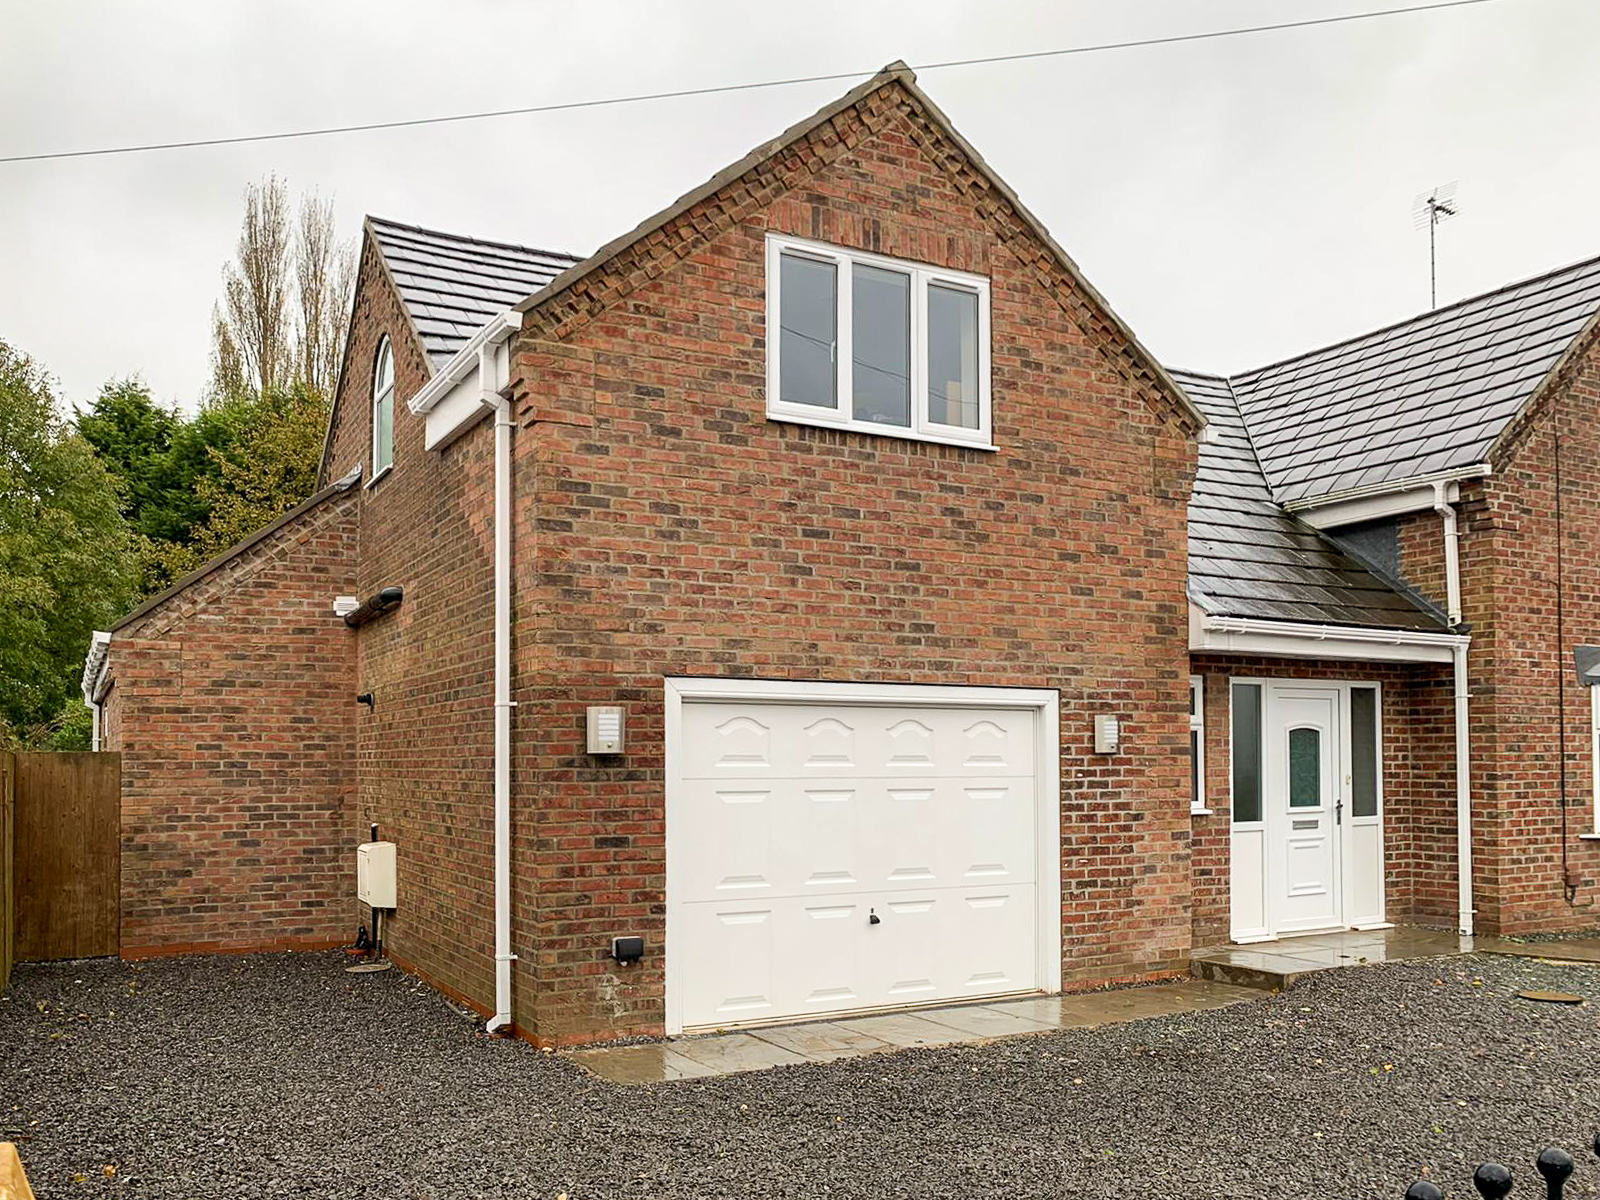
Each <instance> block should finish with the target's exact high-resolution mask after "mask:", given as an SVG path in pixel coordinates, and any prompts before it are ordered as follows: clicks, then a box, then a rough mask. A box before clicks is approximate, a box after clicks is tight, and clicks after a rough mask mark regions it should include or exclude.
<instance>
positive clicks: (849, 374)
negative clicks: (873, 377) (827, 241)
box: [833, 255, 856, 421]
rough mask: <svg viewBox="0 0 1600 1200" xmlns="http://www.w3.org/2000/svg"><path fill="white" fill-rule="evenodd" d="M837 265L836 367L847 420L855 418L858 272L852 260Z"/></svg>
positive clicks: (840, 259)
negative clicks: (856, 280)
mask: <svg viewBox="0 0 1600 1200" xmlns="http://www.w3.org/2000/svg"><path fill="white" fill-rule="evenodd" d="M833 261H834V262H835V263H836V264H837V268H836V269H837V270H838V273H839V330H838V334H839V337H838V346H837V350H836V353H837V357H838V360H839V361H838V362H837V363H836V364H835V368H836V369H837V371H838V372H839V374H838V376H837V378H838V380H839V414H840V415H841V416H842V417H843V418H844V419H845V420H846V421H854V420H855V419H856V397H855V367H854V363H855V358H854V354H855V318H854V316H853V313H854V309H853V308H852V306H851V301H852V299H853V293H854V290H855V272H854V271H852V270H851V269H850V260H849V259H848V258H845V257H843V256H842V255H840V256H836V257H835V258H834V260H833Z"/></svg>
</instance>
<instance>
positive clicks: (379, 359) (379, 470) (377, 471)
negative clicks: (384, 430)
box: [367, 334, 395, 487]
mask: <svg viewBox="0 0 1600 1200" xmlns="http://www.w3.org/2000/svg"><path fill="white" fill-rule="evenodd" d="M386 356H387V358H388V360H389V384H388V386H387V387H386V388H384V389H383V390H382V391H380V390H379V389H378V379H379V378H380V375H381V373H382V370H383V360H384V358H385V357H386ZM385 399H387V400H388V401H389V461H388V462H386V463H380V462H379V461H378V405H379V404H381V403H382V402H383V401H384V400H385ZM394 401H395V361H394V343H393V342H391V341H390V340H389V335H388V334H384V335H383V337H382V338H381V339H379V341H378V353H377V355H376V357H374V358H373V360H372V407H371V409H370V410H369V416H370V424H371V425H372V478H371V479H369V480H367V486H368V487H371V486H372V485H373V484H375V483H377V482H378V480H379V479H381V478H382V477H383V476H384V475H387V474H388V473H389V472H390V471H391V470H393V469H394V418H395V411H394V407H395V406H394Z"/></svg>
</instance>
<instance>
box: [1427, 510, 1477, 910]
mask: <svg viewBox="0 0 1600 1200" xmlns="http://www.w3.org/2000/svg"><path fill="white" fill-rule="evenodd" d="M1448 489H1449V484H1448V482H1446V481H1445V480H1442V479H1441V480H1438V481H1436V482H1435V483H1434V485H1433V511H1434V512H1436V513H1438V514H1439V518H1440V520H1441V521H1443V522H1444V589H1445V606H1446V611H1447V612H1448V613H1449V616H1450V626H1451V628H1452V629H1453V628H1455V627H1456V626H1458V625H1460V624H1461V530H1460V527H1459V525H1458V523H1457V521H1456V506H1455V505H1454V504H1452V503H1450V494H1449V490H1448ZM1451 660H1452V665H1453V666H1454V668H1455V672H1454V674H1455V693H1456V703H1455V709H1456V902H1457V908H1458V911H1457V913H1456V927H1457V929H1458V930H1459V931H1460V933H1461V935H1462V936H1463V937H1471V936H1472V743H1471V736H1472V733H1471V726H1470V723H1469V719H1468V711H1467V705H1468V703H1469V701H1470V693H1469V692H1468V690H1467V647H1466V646H1465V645H1460V646H1457V647H1455V649H1454V650H1453V651H1452V654H1451Z"/></svg>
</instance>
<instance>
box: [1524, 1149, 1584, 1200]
mask: <svg viewBox="0 0 1600 1200" xmlns="http://www.w3.org/2000/svg"><path fill="white" fill-rule="evenodd" d="M1533 1165H1534V1166H1536V1167H1538V1168H1539V1174H1541V1175H1543V1176H1544V1185H1545V1196H1546V1200H1561V1198H1562V1194H1563V1193H1564V1192H1565V1191H1566V1187H1567V1178H1568V1177H1569V1176H1570V1175H1571V1174H1572V1169H1573V1167H1574V1166H1575V1165H1576V1164H1575V1163H1574V1162H1573V1161H1572V1155H1570V1154H1568V1153H1567V1152H1566V1151H1565V1150H1559V1149H1557V1148H1556V1147H1555V1146H1551V1147H1550V1148H1549V1149H1548V1150H1541V1151H1539V1157H1538V1158H1537V1159H1536V1160H1535V1161H1534V1164H1533Z"/></svg>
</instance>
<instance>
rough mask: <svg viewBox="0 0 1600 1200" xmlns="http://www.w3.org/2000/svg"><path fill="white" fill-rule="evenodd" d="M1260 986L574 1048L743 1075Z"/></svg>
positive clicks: (680, 1073)
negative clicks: (585, 1048) (655, 1042)
mask: <svg viewBox="0 0 1600 1200" xmlns="http://www.w3.org/2000/svg"><path fill="white" fill-rule="evenodd" d="M1260 994H1261V993H1260V992H1259V991H1256V990H1254V989H1250V988H1238V987H1229V986H1227V985H1224V984H1217V983H1209V982H1206V981H1204V980H1199V979H1191V980H1185V981H1184V982H1182V983H1174V984H1161V985H1159V986H1156V987H1145V988H1127V989H1123V990H1119V991H1109V992H1083V993H1079V994H1077V995H1071V996H1029V997H1024V998H1022V999H1015V1000H996V1001H991V1002H989V1003H984V1004H959V1005H950V1006H948V1007H944V1008H928V1009H918V1010H917V1011H915V1012H892V1013H880V1014H877V1015H874V1016H866V1017H839V1018H835V1019H834V1020H832V1021H814V1022H811V1023H808V1024H799V1025H773V1026H769V1027H767V1028H762V1029H751V1030H747V1031H740V1032H730V1033H719V1034H708V1035H706V1036H703V1037H692V1038H682V1039H679V1040H677V1041H673V1042H662V1043H657V1044H653V1045H648V1046H617V1047H605V1046H602V1047H598V1048H596V1049H593V1050H576V1051H572V1052H571V1054H572V1058H573V1061H575V1062H577V1063H580V1064H582V1065H583V1066H584V1067H586V1068H588V1069H589V1070H591V1071H593V1072H594V1073H595V1074H597V1075H600V1076H601V1077H602V1078H605V1079H609V1080H611V1081H613V1082H615V1083H660V1082H663V1081H666V1080H671V1079H695V1078H703V1077H705V1076H708V1075H733V1074H738V1073H740V1072H743V1071H760V1070H765V1069H766V1068H768V1067H775V1066H782V1065H784V1064H793V1063H805V1062H810V1063H824V1062H833V1061H835V1060H838V1059H842V1058H860V1057H862V1056H864V1055H868V1054H883V1053H889V1052H892V1051H896V1050H905V1049H910V1048H912V1047H919V1046H921V1047H936V1046H952V1045H964V1044H971V1043H975V1042H986V1041H992V1040H994V1039H996V1038H1004V1037H1016V1036H1021V1035H1029V1034H1041V1033H1050V1032H1052V1031H1055V1030H1058V1029H1078V1028H1086V1027H1089V1026H1094V1025H1120V1024H1124V1023H1126V1022H1128V1021H1138V1020H1143V1019H1144V1018H1146V1017H1159V1016H1168V1015H1171V1014H1173V1013H1190V1012H1197V1011H1200V1010H1202V1009H1209V1008H1222V1007H1224V1006H1226V1005H1229V1004H1240V1003H1243V1002H1245V1001H1247V1000H1253V999H1258V998H1259V997H1260Z"/></svg>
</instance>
